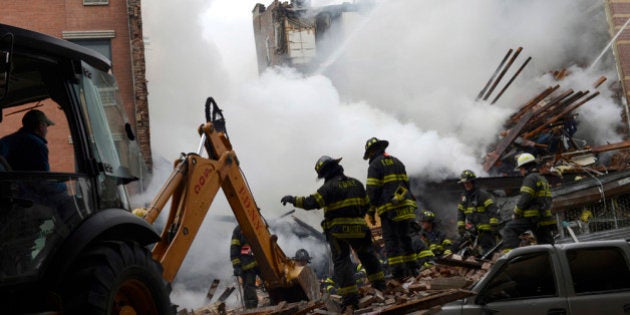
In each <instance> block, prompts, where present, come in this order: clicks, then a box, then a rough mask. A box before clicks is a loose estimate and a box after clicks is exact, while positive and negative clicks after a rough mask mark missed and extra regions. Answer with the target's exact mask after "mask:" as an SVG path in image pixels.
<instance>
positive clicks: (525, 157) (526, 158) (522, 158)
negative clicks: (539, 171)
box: [516, 153, 536, 168]
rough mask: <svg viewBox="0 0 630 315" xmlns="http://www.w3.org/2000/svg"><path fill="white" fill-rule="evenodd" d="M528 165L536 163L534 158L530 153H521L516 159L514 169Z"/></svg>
mask: <svg viewBox="0 0 630 315" xmlns="http://www.w3.org/2000/svg"><path fill="white" fill-rule="evenodd" d="M529 163H536V158H535V157H534V156H533V155H532V154H531V153H521V154H519V156H518V158H517V159H516V168H521V167H523V166H524V165H526V164H529Z"/></svg>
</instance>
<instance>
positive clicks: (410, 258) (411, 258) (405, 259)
mask: <svg viewBox="0 0 630 315" xmlns="http://www.w3.org/2000/svg"><path fill="white" fill-rule="evenodd" d="M416 259H418V257H417V255H416V253H411V254H410V255H407V256H403V262H411V261H415V260H416Z"/></svg>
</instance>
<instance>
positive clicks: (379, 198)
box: [363, 137, 418, 279]
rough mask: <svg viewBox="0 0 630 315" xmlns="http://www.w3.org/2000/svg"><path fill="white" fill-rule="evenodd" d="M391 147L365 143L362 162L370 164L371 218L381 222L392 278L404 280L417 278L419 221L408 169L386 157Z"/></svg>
mask: <svg viewBox="0 0 630 315" xmlns="http://www.w3.org/2000/svg"><path fill="white" fill-rule="evenodd" d="M388 145H389V142H388V141H386V140H379V139H377V138H374V137H372V138H370V139H368V140H367V142H366V143H365V153H364V154H363V159H364V160H368V161H369V167H368V178H367V194H368V198H369V200H370V204H371V207H370V209H369V211H368V215H369V216H368V217H369V220H370V221H371V222H370V223H372V224H374V222H375V218H374V216H375V213H376V214H378V215H379V217H380V218H381V229H382V231H383V239H384V240H385V252H386V253H387V264H388V265H389V269H390V271H391V273H392V276H393V277H394V278H397V279H402V278H404V277H407V276H415V275H417V268H418V263H417V260H416V259H417V256H416V253H415V252H414V251H413V248H412V241H411V230H410V224H411V222H412V221H413V220H414V219H415V218H416V214H415V210H416V208H417V207H418V206H417V205H416V200H415V198H414V196H413V195H412V194H411V189H410V187H409V178H408V176H407V172H406V170H405V165H404V164H403V163H402V162H401V161H400V160H398V159H397V158H396V157H394V156H391V155H389V154H387V153H385V149H386V148H387V146H388Z"/></svg>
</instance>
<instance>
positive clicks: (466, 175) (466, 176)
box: [457, 170, 477, 184]
mask: <svg viewBox="0 0 630 315" xmlns="http://www.w3.org/2000/svg"><path fill="white" fill-rule="evenodd" d="M475 179H477V175H475V172H473V171H471V170H464V171H463V172H462V174H461V175H459V181H458V182H457V183H459V184H462V183H465V182H472V181H474V180H475Z"/></svg>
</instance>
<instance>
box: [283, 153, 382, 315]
mask: <svg viewBox="0 0 630 315" xmlns="http://www.w3.org/2000/svg"><path fill="white" fill-rule="evenodd" d="M340 160H341V158H339V159H333V158H331V157H329V156H325V155H324V156H322V157H320V158H319V160H317V162H316V164H315V171H316V172H317V177H318V178H324V185H322V186H321V187H320V188H319V189H318V190H317V192H316V193H314V194H312V195H310V196H306V197H299V196H290V195H288V196H284V197H282V200H281V202H282V204H283V205H286V204H287V203H291V204H293V205H295V206H296V207H298V208H302V209H304V210H311V209H320V208H322V209H324V221H323V222H322V227H323V229H324V234H325V235H326V239H327V241H328V244H329V245H330V250H331V251H332V257H333V266H334V279H335V282H336V284H337V286H338V289H337V294H339V295H341V296H342V297H343V302H342V308H343V310H344V312H351V311H352V309H357V308H358V304H359V295H358V287H357V284H356V282H355V279H354V273H355V271H354V266H353V264H352V261H351V259H350V248H352V249H353V250H354V251H355V252H356V254H357V256H358V257H359V260H361V263H362V264H363V266H365V269H366V270H367V278H368V280H369V281H370V282H371V283H372V286H373V287H374V288H376V289H378V290H383V289H385V281H384V278H385V277H384V274H383V271H382V270H381V267H380V264H379V261H378V259H377V258H376V256H375V253H374V249H373V247H372V238H371V233H370V230H369V229H368V227H367V224H366V222H365V218H364V216H365V213H366V211H367V207H368V201H367V197H366V195H365V188H363V184H362V183H361V182H360V181H358V180H356V179H354V178H351V177H348V176H346V175H345V174H344V173H343V167H342V166H341V165H339V161H340Z"/></svg>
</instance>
